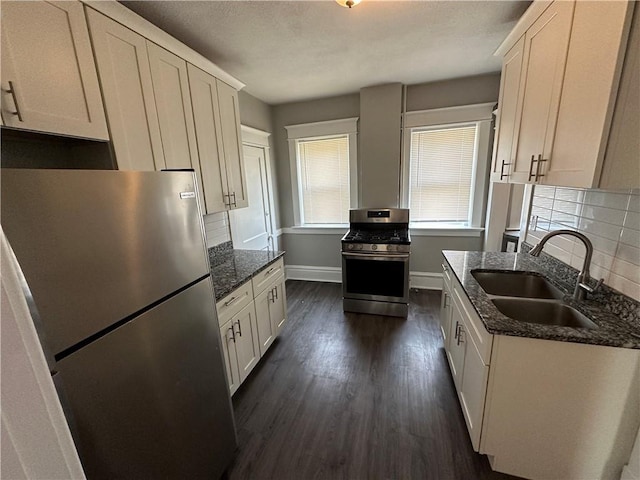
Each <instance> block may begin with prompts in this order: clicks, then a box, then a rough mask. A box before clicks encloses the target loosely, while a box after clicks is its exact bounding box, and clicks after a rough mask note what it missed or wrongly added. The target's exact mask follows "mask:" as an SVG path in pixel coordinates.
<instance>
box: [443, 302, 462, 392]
mask: <svg viewBox="0 0 640 480" xmlns="http://www.w3.org/2000/svg"><path fill="white" fill-rule="evenodd" d="M465 335H466V333H465V331H464V322H463V320H462V313H461V311H460V307H459V306H458V305H457V304H456V302H452V304H451V330H450V331H449V350H447V358H448V360H449V366H450V367H451V374H452V376H453V383H455V386H456V390H457V391H458V393H459V392H460V389H461V388H462V374H463V369H464V362H465V341H466V338H465Z"/></svg>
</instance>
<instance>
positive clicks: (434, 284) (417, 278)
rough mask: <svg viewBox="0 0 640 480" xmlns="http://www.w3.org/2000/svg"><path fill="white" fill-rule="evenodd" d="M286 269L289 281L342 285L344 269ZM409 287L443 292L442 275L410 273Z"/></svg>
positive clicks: (286, 267)
mask: <svg viewBox="0 0 640 480" xmlns="http://www.w3.org/2000/svg"><path fill="white" fill-rule="evenodd" d="M284 269H285V272H286V274H287V280H305V281H307V282H331V283H342V269H341V268H340V267H315V266H311V265H285V267H284ZM409 286H410V287H411V288H419V289H426V290H442V274H441V273H431V272H409Z"/></svg>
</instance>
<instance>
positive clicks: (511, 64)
mask: <svg viewBox="0 0 640 480" xmlns="http://www.w3.org/2000/svg"><path fill="white" fill-rule="evenodd" d="M634 3H635V2H626V1H619V2H575V1H560V0H558V1H555V2H553V3H551V4H548V3H547V2H534V4H533V5H532V6H531V7H530V9H529V11H527V13H526V14H525V16H523V18H522V19H521V21H520V22H519V24H518V25H517V26H516V28H515V29H514V31H513V32H512V34H511V35H510V36H509V37H508V38H507V40H506V41H505V43H504V44H503V45H502V46H501V47H500V49H499V52H500V53H502V54H503V55H504V57H503V72H502V74H503V78H502V83H501V91H500V116H499V119H498V122H499V124H498V130H497V134H496V146H495V152H494V163H493V169H492V180H495V181H505V180H507V179H508V181H510V182H516V183H540V184H549V185H562V186H575V187H587V188H591V187H608V188H621V187H637V186H640V175H639V174H638V173H639V172H638V167H637V164H638V162H637V158H638V157H637V148H636V149H635V160H629V159H628V160H624V161H620V160H619V159H618V157H619V152H620V151H622V152H632V151H633V147H632V146H630V144H633V142H636V146H637V135H631V134H628V133H627V134H620V133H619V131H620V130H625V129H626V130H628V129H629V128H628V124H629V123H628V122H627V121H619V122H613V128H612V122H611V119H612V117H614V115H615V117H616V118H618V117H622V116H626V117H629V118H631V119H633V118H636V119H637V117H638V109H639V108H640V107H639V105H638V102H636V103H635V104H633V103H631V102H624V101H623V102H621V101H620V100H619V97H621V96H622V97H627V98H628V96H629V95H631V96H633V95H634V94H637V92H633V88H628V87H626V88H625V87H624V85H625V82H622V88H618V87H619V83H620V73H621V71H623V72H625V73H626V74H627V75H629V76H631V75H633V74H634V73H635V74H636V75H637V72H633V68H632V67H631V66H630V63H632V62H633V55H634V54H633V49H634V48H637V47H636V46H634V45H633V42H628V41H627V40H628V34H629V29H630V24H631V17H632V13H633V9H634ZM634 23H637V19H636V20H634ZM634 28H637V27H634ZM627 45H629V48H628V47H627ZM521 48H522V49H523V50H522V60H519V52H520V49H521ZM625 62H626V65H625ZM519 63H521V65H520V73H519V75H518V74H517V70H518V64H519ZM623 66H624V69H623ZM514 72H516V73H514ZM516 76H517V77H518V78H519V82H516V80H515V77H516ZM626 84H630V82H629V81H627V83H626ZM516 85H517V87H516ZM636 90H637V88H636ZM514 96H515V97H516V98H517V103H516V110H515V114H513V113H512V112H513V99H514ZM616 102H617V103H616ZM616 105H617V106H616ZM623 105H624V106H623ZM620 109H623V110H625V112H618V110H620ZM636 124H637V120H636ZM510 140H511V141H510ZM614 149H615V150H616V151H617V153H616V154H611V153H608V152H612V151H613V150H614ZM503 162H504V163H503ZM634 168H635V170H634ZM603 172H604V173H603ZM634 172H635V175H634ZM605 174H606V175H607V176H606V178H605V176H604V175H605Z"/></svg>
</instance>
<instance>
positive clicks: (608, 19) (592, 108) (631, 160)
mask: <svg viewBox="0 0 640 480" xmlns="http://www.w3.org/2000/svg"><path fill="white" fill-rule="evenodd" d="M634 3H636V4H637V2H577V3H576V7H575V12H574V21H573V26H572V30H571V44H570V45H569V52H568V54H567V66H566V69H565V74H564V81H563V86H562V98H561V101H560V108H559V110H558V123H557V125H556V132H555V136H554V141H553V152H552V154H551V160H552V161H551V162H550V163H549V165H548V166H547V167H548V168H547V170H546V171H545V176H544V178H542V179H541V183H547V184H549V185H563V186H568V187H569V186H575V187H586V188H591V187H598V186H599V188H606V187H605V184H600V185H598V180H599V175H600V167H601V166H602V165H603V163H602V161H603V158H604V160H605V163H604V167H605V168H606V167H607V162H609V160H612V162H613V165H610V167H614V170H613V171H614V172H615V171H616V170H617V172H616V173H617V176H618V179H619V181H617V182H615V184H610V185H609V187H612V188H621V187H624V186H627V187H629V188H633V187H638V186H640V154H639V152H640V135H638V133H639V132H640V122H639V121H638V119H639V118H640V114H639V112H640V98H639V96H640V95H639V94H638V92H639V91H640V83H639V78H638V70H639V69H640V66H638V64H637V60H636V65H635V66H633V58H632V57H633V51H634V49H635V51H636V58H637V50H638V45H639V44H640V39H639V38H635V39H634V38H628V33H629V28H628V26H629V19H630V17H631V16H632V13H633V8H634ZM635 8H636V10H637V9H638V6H637V5H636V7H635ZM639 18H640V17H639V15H638V12H637V11H636V13H635V20H634V22H635V26H636V28H638V25H640V20H639ZM632 34H633V27H632ZM627 39H629V40H630V41H629V42H628V49H627ZM625 51H626V55H625ZM623 57H624V65H623V61H622V59H623ZM621 68H622V72H623V77H622V80H624V75H635V76H636V78H635V80H633V81H632V82H631V83H627V82H624V81H622V82H621V83H620V87H621V89H620V90H618V85H619V83H618V81H619V80H620V70H621ZM630 85H633V87H632V88H631V89H629V88H628V87H629V86H630ZM625 87H626V93H627V94H628V95H629V96H628V97H626V98H625ZM616 93H617V94H618V98H617V101H616V102H614V99H616ZM634 97H635V98H634ZM614 107H615V110H614ZM634 111H635V114H634V113H633V112H634ZM612 114H613V116H614V118H615V117H616V116H617V117H618V119H619V120H622V118H624V117H626V118H624V120H623V121H622V122H620V123H618V124H617V125H615V124H611V123H610V119H611V115H612ZM621 115H622V116H624V117H622V118H621V117H620V116H621ZM634 116H635V122H634V120H633V117H634ZM610 126H611V127H612V128H611V130H610V129H609V127H610ZM616 127H622V130H618V133H622V132H625V131H626V135H627V138H626V141H623V143H622V144H621V146H622V147H623V148H621V149H620V150H619V151H618V152H616V153H615V154H614V156H613V157H609V158H605V157H604V152H605V146H606V144H607V139H608V138H609V139H610V141H615V140H623V139H622V138H616V137H617V135H616V130H615V128H616ZM609 133H611V134H613V136H612V137H609ZM625 157H626V159H625ZM616 164H617V166H616Z"/></svg>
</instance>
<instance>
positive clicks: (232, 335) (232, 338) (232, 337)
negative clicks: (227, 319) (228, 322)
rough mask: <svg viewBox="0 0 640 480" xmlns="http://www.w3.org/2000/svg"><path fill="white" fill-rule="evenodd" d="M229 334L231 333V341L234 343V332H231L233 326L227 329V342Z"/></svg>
mask: <svg viewBox="0 0 640 480" xmlns="http://www.w3.org/2000/svg"><path fill="white" fill-rule="evenodd" d="M229 332H231V340H233V343H236V332H235V331H234V330H233V325H232V326H230V327H229V328H228V329H227V342H228V341H229Z"/></svg>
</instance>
